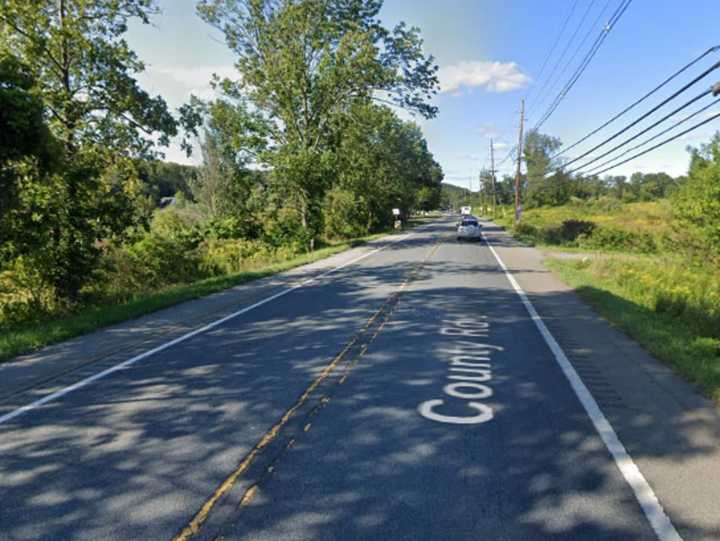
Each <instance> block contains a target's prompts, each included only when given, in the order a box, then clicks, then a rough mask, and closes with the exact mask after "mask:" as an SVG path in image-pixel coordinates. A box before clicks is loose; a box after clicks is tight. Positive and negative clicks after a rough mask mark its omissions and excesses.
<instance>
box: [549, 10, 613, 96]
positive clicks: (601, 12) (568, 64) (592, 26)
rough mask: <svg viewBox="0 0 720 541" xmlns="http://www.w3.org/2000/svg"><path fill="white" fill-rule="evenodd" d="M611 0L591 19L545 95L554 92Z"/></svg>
mask: <svg viewBox="0 0 720 541" xmlns="http://www.w3.org/2000/svg"><path fill="white" fill-rule="evenodd" d="M611 1H612V0H607V2H605V5H604V6H603V8H602V9H601V10H600V12H599V13H598V15H597V17H596V18H595V20H594V21H593V23H592V24H591V25H590V27H589V28H588V31H587V32H586V33H585V37H583V39H582V41H581V42H580V44H579V45H578V46H577V48H576V49H575V52H574V53H573V54H572V56H571V57H570V60H568V61H567V63H566V64H565V67H563V69H562V71H561V72H560V73H559V74H558V77H557V80H556V81H555V82H554V83H553V84H552V86H551V87H550V88H549V89H548V93H547V96H550V95H552V94H553V92H554V90H555V86H556V85H557V83H558V82H560V79H561V78H562V77H563V76H564V75H565V72H566V71H567V70H568V68H569V67H570V66H572V64H573V62H574V61H575V58H576V57H577V55H578V53H579V52H580V51H582V50H583V48H584V47H585V43H586V42H587V40H588V38H589V37H590V36H591V35H592V33H593V31H594V29H595V27H597V25H598V23H599V22H600V21H601V20H602V17H603V15H604V14H605V12H606V11H607V9H608V7H610V3H611ZM596 41H597V40H596ZM545 97H546V96H545ZM545 97H543V99H542V100H541V102H540V103H542V102H544V101H545Z"/></svg>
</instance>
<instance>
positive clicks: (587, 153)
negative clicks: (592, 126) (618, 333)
mask: <svg viewBox="0 0 720 541" xmlns="http://www.w3.org/2000/svg"><path fill="white" fill-rule="evenodd" d="M718 68H720V62H716V63H715V64H713V65H712V66H711V67H710V68H708V69H706V70H705V71H704V72H702V73H701V74H700V75H698V76H697V77H695V78H694V79H693V80H692V81H690V82H689V83H687V84H686V85H685V86H683V87H682V88H680V90H677V91H676V92H674V93H673V94H672V95H671V96H669V97H668V98H666V99H664V100H663V101H662V102H660V103H659V104H658V105H656V106H655V107H653V108H652V109H650V111H648V112H647V113H645V114H643V115H641V116H640V117H638V118H637V119H635V120H634V121H632V122H631V123H630V124H628V125H627V126H625V127H624V128H622V129H621V130H619V131H617V132H616V133H614V134H613V135H611V136H610V137H608V138H606V139H605V140H604V141H602V142H601V143H599V144H597V145H595V146H594V147H593V148H591V149H590V150H588V151H587V152H585V153H583V154H581V155H580V156H577V157H576V158H573V159H572V160H570V161H569V162H566V163H564V164H563V166H562V167H563V168H564V167H567V166H568V165H570V164H572V163H575V162H577V161H579V160H582V159H583V158H585V157H586V156H589V155H590V154H592V153H593V152H595V151H596V150H598V149H599V148H601V147H603V146H605V145H606V144H608V143H609V142H610V141H613V140H615V139H617V138H618V137H620V136H621V135H622V134H623V133H625V132H626V131H628V130H630V129H631V128H633V127H635V126H637V125H638V124H639V123H640V122H642V121H643V120H645V119H646V118H647V117H649V116H650V115H652V114H653V113H654V112H656V111H657V110H658V109H660V108H662V107H664V106H665V105H667V104H668V103H669V102H671V101H672V100H674V99H675V98H677V97H678V96H679V95H680V94H682V93H683V92H685V91H686V90H687V89H688V88H690V87H692V86H694V85H695V84H697V83H698V82H700V81H701V80H702V79H704V78H705V77H707V76H708V75H710V74H711V73H712V72H713V71H715V70H716V69H718ZM710 92H712V89H711V90H710ZM707 93H708V92H705V93H704V95H707Z"/></svg>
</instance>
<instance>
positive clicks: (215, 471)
mask: <svg viewBox="0 0 720 541" xmlns="http://www.w3.org/2000/svg"><path fill="white" fill-rule="evenodd" d="M380 247H381V248H382V249H380V250H377V249H373V250H372V251H369V249H365V251H364V252H358V254H359V256H358V257H357V258H354V259H353V260H352V261H353V263H352V264H348V265H346V266H344V267H343V268H339V269H338V270H336V271H335V272H331V273H327V274H324V275H321V276H318V277H317V279H315V280H313V281H310V282H307V283H304V284H303V285H302V287H297V288H295V289H293V290H291V291H289V292H287V293H282V294H278V292H276V293H275V294H274V295H275V296H274V297H273V298H271V299H270V300H269V301H267V302H263V303H259V304H257V306H254V307H253V308H252V309H250V310H247V311H244V312H242V310H240V309H241V308H242V307H238V309H239V311H240V312H242V313H239V314H238V315H237V316H235V317H232V318H230V319H228V320H227V321H224V322H223V323H221V324H219V325H217V326H214V327H212V328H210V329H208V330H207V331H205V332H201V333H198V334H197V335H194V336H192V337H190V338H188V339H186V340H183V341H180V342H179V343H177V344H175V345H173V346H171V347H167V348H165V349H163V350H162V351H159V352H157V353H155V354H153V355H150V356H147V357H145V358H142V359H141V360H139V361H138V362H135V363H133V364H131V365H129V366H126V367H124V368H123V369H122V370H117V371H114V372H111V373H109V374H107V376H104V377H101V378H98V379H96V380H94V381H92V382H89V384H87V385H83V386H82V387H80V388H78V389H76V390H72V392H68V393H66V394H63V395H62V396H58V397H57V399H52V400H48V401H47V403H44V404H39V405H38V407H36V408H34V409H30V410H28V411H26V412H23V413H22V414H21V415H16V416H12V413H13V411H17V410H16V409H13V408H16V407H17V406H18V405H17V404H15V405H13V406H12V407H11V408H10V407H5V409H0V419H2V416H3V415H5V416H6V417H5V418H6V420H4V421H1V422H0V539H2V540H6V539H7V540H18V541H19V540H31V539H33V540H34V539H48V540H49V539H171V538H173V537H174V536H176V535H179V534H181V532H183V531H184V532H185V534H189V533H191V532H194V531H195V529H197V528H198V527H199V534H198V535H199V537H206V536H210V535H215V534H216V533H218V532H220V533H222V535H224V536H225V538H227V539H247V540H262V539H268V540H271V539H272V540H273V541H277V540H279V539H288V540H290V539H293V540H300V539H308V540H311V539H337V540H343V541H344V540H352V539H389V540H397V539H413V540H415V539H441V538H442V539H517V540H529V539H568V540H570V539H573V540H574V539H607V540H610V539H654V538H656V537H657V536H656V534H657V533H658V524H660V525H661V526H663V525H664V527H667V526H668V525H669V522H667V521H665V522H663V520H664V517H663V516H662V515H660V516H655V517H653V516H652V513H653V512H660V513H661V511H662V510H661V508H660V506H659V505H658V502H657V501H655V502H654V503H653V498H652V496H653V495H652V493H650V494H649V499H646V500H645V501H644V502H643V503H644V504H645V507H644V508H643V507H642V506H641V504H640V503H639V501H638V498H637V494H636V493H637V490H638V486H640V487H644V486H645V485H643V484H642V482H643V481H644V479H642V475H641V474H640V473H639V472H638V475H639V476H640V484H639V485H638V484H635V485H633V486H634V488H635V491H634V490H633V486H631V484H629V483H628V474H627V470H623V469H622V468H623V467H628V466H630V467H632V466H633V464H632V462H631V461H630V462H629V463H628V462H626V463H623V462H622V461H618V455H617V453H616V454H615V455H613V454H611V452H610V451H609V450H608V447H607V440H606V441H603V439H601V437H600V436H599V434H598V431H597V429H596V428H597V427H596V425H594V424H593V421H592V420H591V417H590V416H589V415H588V413H587V411H586V407H584V406H583V404H582V403H581V401H580V400H579V399H578V394H577V389H573V387H572V386H571V385H570V383H569V380H568V377H567V375H566V374H564V373H563V371H562V369H561V364H559V363H558V358H557V352H554V351H552V350H551V348H550V347H549V346H548V342H547V339H546V337H543V335H542V334H541V332H540V330H539V329H538V325H537V323H536V322H535V321H533V319H532V318H531V316H530V314H529V313H528V309H527V306H526V305H524V304H523V299H522V298H521V296H519V295H518V292H517V291H516V290H515V288H514V287H513V284H512V283H511V282H510V281H509V280H508V276H507V275H506V273H505V272H504V270H503V269H502V268H501V266H500V265H499V263H498V261H497V260H496V258H495V256H494V254H493V253H492V251H491V249H490V248H489V247H488V245H487V244H485V243H475V244H466V243H458V242H457V241H456V240H455V237H454V234H453V222H452V221H451V220H442V221H438V222H436V223H434V224H432V225H430V226H426V227H424V228H423V229H421V230H418V231H416V232H414V233H413V234H412V235H409V236H407V237H402V238H401V240H397V239H395V240H394V241H393V242H386V243H384V244H381V245H380ZM1 375H2V372H1V371H0V377H1ZM59 391H61V392H62V389H59ZM8 414H10V415H11V416H10V417H8ZM595 421H596V424H597V419H595ZM611 432H612V431H611ZM627 458H628V459H629V458H630V457H627ZM647 488H649V487H647ZM646 496H648V495H647V494H646ZM641 499H642V498H641ZM240 500H242V503H241V502H240ZM648 502H649V504H648ZM240 503H241V505H239V506H238V504H240ZM653 506H654V507H653ZM651 520H655V522H654V523H652V524H651ZM653 526H654V528H655V529H653ZM188 527H190V529H188ZM659 533H660V535H666V537H665V539H671V538H672V535H673V531H672V530H671V529H669V530H665V531H664V534H663V532H659Z"/></svg>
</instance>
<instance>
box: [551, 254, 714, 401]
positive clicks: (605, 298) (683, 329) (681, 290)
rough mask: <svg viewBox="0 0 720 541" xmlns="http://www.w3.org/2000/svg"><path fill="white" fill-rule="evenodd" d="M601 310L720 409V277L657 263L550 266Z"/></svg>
mask: <svg viewBox="0 0 720 541" xmlns="http://www.w3.org/2000/svg"><path fill="white" fill-rule="evenodd" d="M546 264H547V265H548V267H550V268H551V269H552V270H553V271H554V272H556V273H557V274H558V276H559V277H560V278H561V279H562V280H563V281H564V282H566V283H567V284H569V285H571V286H572V287H574V288H575V289H576V290H577V292H578V294H579V295H580V297H581V298H583V299H584V300H585V301H586V302H587V303H588V304H590V305H591V306H592V307H593V308H594V309H595V310H596V311H597V312H599V313H600V314H601V315H602V316H604V317H605V318H606V319H608V320H609V321H611V322H612V323H614V324H615V325H616V326H617V327H619V328H620V329H621V330H622V331H624V332H625V333H626V334H627V335H629V336H630V337H632V338H633V339H635V340H636V341H637V342H638V343H640V344H641V345H642V346H643V347H644V348H645V349H646V350H648V351H649V352H650V353H651V354H652V355H653V356H655V357H656V358H657V359H659V360H660V361H662V362H664V363H665V364H667V365H668V366H670V367H671V368H673V369H674V370H675V371H676V372H677V373H679V374H680V375H682V376H683V377H684V378H685V379H686V380H688V381H689V382H691V383H693V384H694V385H695V386H697V388H698V389H699V390H701V391H702V392H703V394H705V395H706V396H707V397H709V398H711V399H712V400H713V401H714V402H715V403H716V404H717V405H720V276H719V275H718V273H717V269H715V270H713V269H709V268H703V267H696V266H692V265H687V264H685V265H684V266H682V265H679V264H677V263H674V262H672V261H670V260H661V259H658V260H656V261H654V262H650V261H648V260H643V261H635V262H628V261H627V260H622V261H621V260H620V259H615V260H614V261H613V260H598V261H585V262H582V261H567V260H557V259H550V260H548V261H547V262H546Z"/></svg>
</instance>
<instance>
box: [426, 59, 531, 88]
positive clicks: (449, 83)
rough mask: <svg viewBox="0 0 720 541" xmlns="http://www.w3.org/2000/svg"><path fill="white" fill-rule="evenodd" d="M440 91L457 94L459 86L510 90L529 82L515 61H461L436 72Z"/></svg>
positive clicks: (528, 78)
mask: <svg viewBox="0 0 720 541" xmlns="http://www.w3.org/2000/svg"><path fill="white" fill-rule="evenodd" d="M438 77H439V78H440V92H450V93H454V94H457V93H458V92H459V91H460V89H461V88H463V87H466V88H473V87H480V88H484V89H485V90H486V91H488V92H510V91H511V90H517V89H519V88H522V87H523V86H525V85H526V84H528V83H529V82H530V77H528V76H527V75H525V74H524V73H523V72H522V71H521V70H520V68H519V67H518V65H517V64H516V63H515V62H487V61H482V60H472V61H463V62H459V63H458V64H453V65H450V66H444V67H441V68H440V72H439V73H438Z"/></svg>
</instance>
